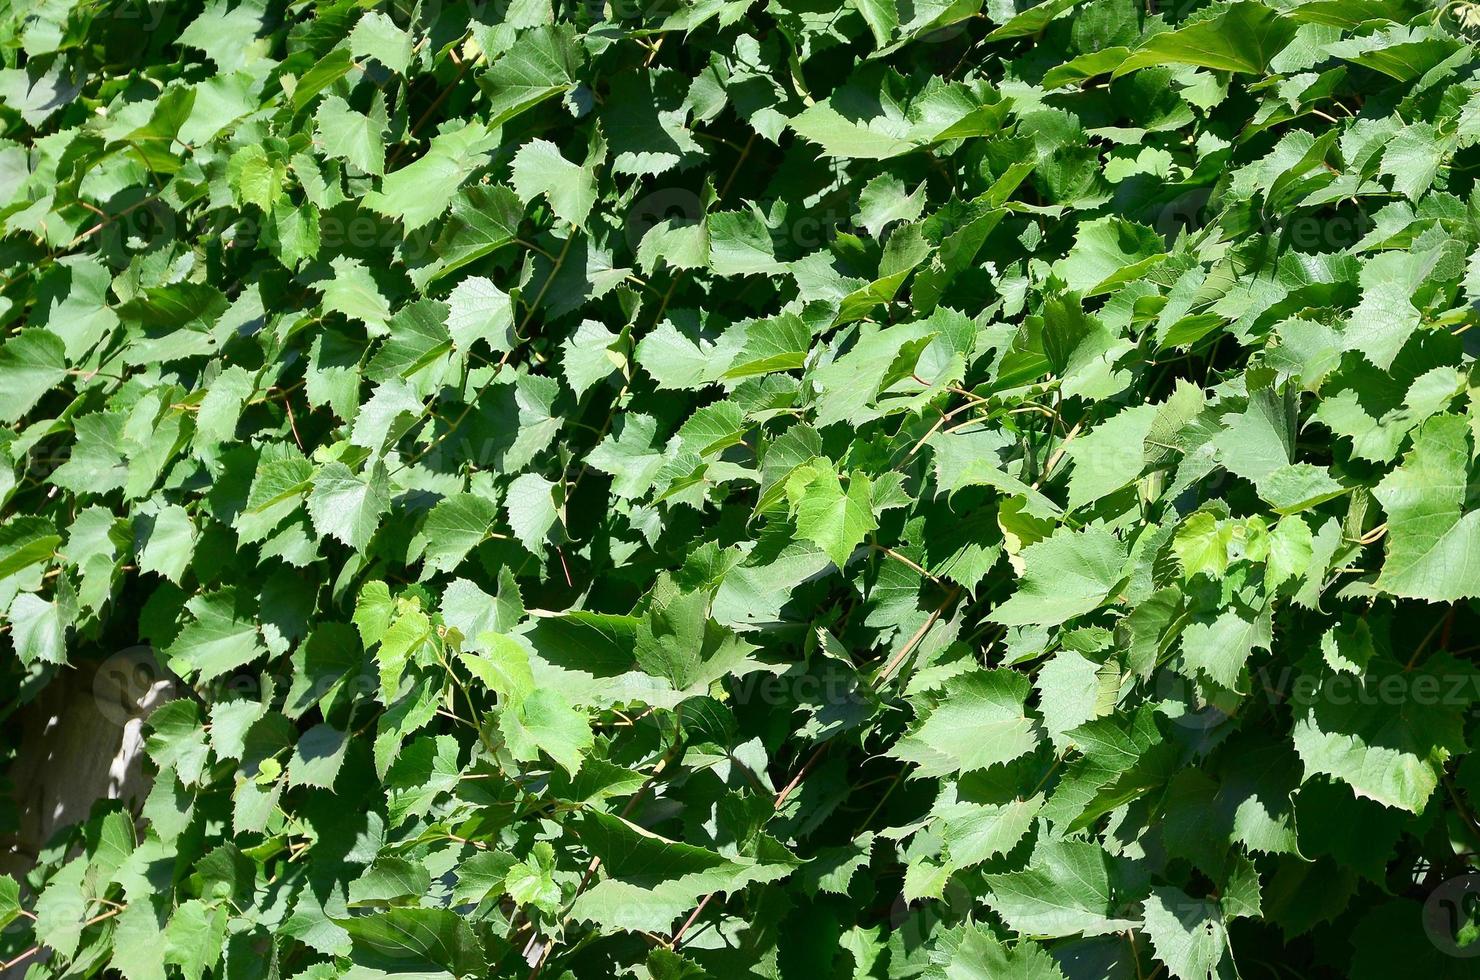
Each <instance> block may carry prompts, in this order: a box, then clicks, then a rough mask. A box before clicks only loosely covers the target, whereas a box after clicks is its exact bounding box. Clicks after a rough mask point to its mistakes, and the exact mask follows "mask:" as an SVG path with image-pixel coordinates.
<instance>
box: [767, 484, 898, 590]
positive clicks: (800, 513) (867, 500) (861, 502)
mask: <svg viewBox="0 0 1480 980" xmlns="http://www.w3.org/2000/svg"><path fill="white" fill-rule="evenodd" d="M787 493H788V495H789V496H790V497H791V498H792V507H793V510H794V511H795V513H796V522H797V534H798V536H800V537H802V538H805V539H807V540H808V541H813V542H815V543H816V544H817V546H818V547H819V548H821V549H822V550H823V551H825V552H826V553H827V556H828V557H829V558H831V559H832V561H833V564H834V565H836V566H837V567H838V568H840V569H841V568H843V567H844V566H846V565H847V564H848V558H849V556H851V555H852V554H853V549H854V548H856V547H858V545H860V544H862V543H863V539H864V537H865V536H866V535H867V534H868V532H870V531H872V530H874V529H875V528H877V527H878V526H879V525H878V522H877V521H876V520H875V519H874V512H873V499H872V495H871V493H870V489H869V480H868V477H866V476H864V475H862V474H850V476H849V477H848V489H847V490H846V491H844V489H843V485H842V482H841V481H840V480H839V479H838V474H837V473H836V472H835V471H833V470H832V469H830V468H827V467H811V468H809V469H807V470H803V471H800V472H799V473H797V474H794V475H793V476H792V478H791V480H789V481H788V483H787Z"/></svg>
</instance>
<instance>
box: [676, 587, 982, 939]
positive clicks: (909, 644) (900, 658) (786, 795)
mask: <svg viewBox="0 0 1480 980" xmlns="http://www.w3.org/2000/svg"><path fill="white" fill-rule="evenodd" d="M960 594H961V589H960V587H959V586H958V587H955V588H952V589H951V591H950V592H949V593H948V594H947V595H946V597H945V599H944V601H942V602H941V604H940V605H939V606H936V607H935V611H934V612H932V613H931V614H930V617H929V618H928V619H926V620H925V622H924V623H923V624H922V625H921V626H920V628H919V629H917V630H915V633H914V635H913V636H911V637H910V638H909V639H908V640H907V641H905V644H904V646H902V647H900V648H899V652H898V653H896V654H895V655H894V656H893V657H891V658H890V660H889V663H888V664H886V665H885V666H884V669H883V670H882V671H880V672H879V675H878V676H877V677H876V678H875V679H874V688H875V689H878V688H880V687H882V686H883V685H884V684H885V682H887V681H888V680H889V677H890V675H892V674H893V673H894V671H895V670H897V669H898V668H899V665H900V664H901V663H903V662H904V658H905V657H908V656H909V655H910V651H912V650H914V649H915V647H917V646H919V645H920V641H921V640H923V639H924V638H925V634H926V633H928V632H930V628H931V627H932V626H934V625H935V624H936V622H937V621H938V620H939V619H940V617H941V615H942V614H943V613H945V611H946V610H947V609H948V608H950V605H951V603H953V602H955V601H956V597H957V596H959V595H960ZM830 745H832V743H831V742H823V743H822V744H821V745H819V746H817V749H816V751H814V752H813V753H812V754H811V755H810V756H808V757H807V761H806V762H804V763H802V767H801V768H800V769H798V770H797V772H796V775H794V776H792V777H791V779H790V780H789V781H788V782H787V784H786V785H785V786H783V787H781V791H780V792H778V793H777V794H776V800H775V802H774V803H773V804H772V808H773V809H776V810H780V809H781V807H782V806H784V805H785V804H786V801H787V800H788V799H790V798H791V794H792V793H795V792H796V791H797V788H798V787H800V786H801V785H802V781H803V780H805V779H806V778H807V775H808V774H809V773H810V772H811V771H812V769H813V767H815V766H816V765H817V763H818V762H819V761H820V760H821V759H822V756H823V755H824V754H825V753H826V752H827V749H828V746H830ZM882 802H883V801H882V800H881V801H880V803H881V804H882ZM876 810H877V808H876ZM868 819H869V820H872V819H873V814H872V813H870V814H869V815H868ZM714 895H715V893H714V892H710V893H709V894H707V895H705V896H704V898H703V899H702V900H701V901H700V902H699V905H698V907H696V908H695V909H694V911H692V912H690V913H689V916H688V918H687V919H685V920H684V923H683V925H681V926H679V927H678V931H676V932H675V933H674V934H673V938H672V939H670V940H669V941H668V946H669V948H670V949H677V948H678V944H679V943H680V942H681V941H682V940H683V937H684V934H685V933H687V932H688V931H689V927H690V926H692V925H693V924H694V923H695V922H696V921H698V918H699V915H700V913H702V912H703V911H704V907H705V906H707V905H708V904H709V900H710V899H712V898H714Z"/></svg>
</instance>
